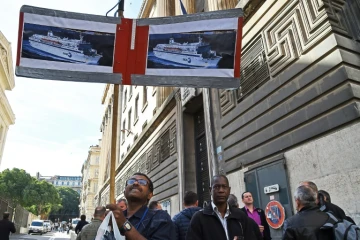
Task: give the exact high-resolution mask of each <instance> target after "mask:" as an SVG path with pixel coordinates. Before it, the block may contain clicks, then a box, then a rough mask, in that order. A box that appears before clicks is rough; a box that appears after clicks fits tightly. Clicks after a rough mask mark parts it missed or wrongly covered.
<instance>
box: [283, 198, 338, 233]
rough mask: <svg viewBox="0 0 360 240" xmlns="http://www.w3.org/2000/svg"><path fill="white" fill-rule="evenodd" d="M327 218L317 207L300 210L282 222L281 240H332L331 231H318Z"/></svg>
mask: <svg viewBox="0 0 360 240" xmlns="http://www.w3.org/2000/svg"><path fill="white" fill-rule="evenodd" d="M328 218H329V216H328V215H327V214H326V213H324V212H321V211H320V209H319V208H318V207H317V206H315V205H314V206H308V207H304V208H302V209H301V210H300V211H299V212H298V213H297V214H296V215H294V216H292V217H290V218H288V219H286V220H285V222H284V227H283V233H284V234H283V240H295V239H296V240H333V239H334V238H333V234H332V231H331V229H329V230H320V227H321V226H323V225H324V223H325V222H326V221H327V220H328Z"/></svg>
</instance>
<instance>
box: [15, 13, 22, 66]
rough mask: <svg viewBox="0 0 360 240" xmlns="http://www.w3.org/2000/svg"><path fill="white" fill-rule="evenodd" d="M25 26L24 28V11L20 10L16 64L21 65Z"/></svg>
mask: <svg viewBox="0 0 360 240" xmlns="http://www.w3.org/2000/svg"><path fill="white" fill-rule="evenodd" d="M23 28H24V13H23V12H20V16H19V32H18V45H17V56H16V66H19V65H20V57H21V49H22V48H21V47H22V38H23Z"/></svg>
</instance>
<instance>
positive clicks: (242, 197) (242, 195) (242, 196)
mask: <svg viewBox="0 0 360 240" xmlns="http://www.w3.org/2000/svg"><path fill="white" fill-rule="evenodd" d="M245 193H250V194H251V196H252V193H251V192H249V191H246V192H243V193H242V194H241V199H244V195H245Z"/></svg>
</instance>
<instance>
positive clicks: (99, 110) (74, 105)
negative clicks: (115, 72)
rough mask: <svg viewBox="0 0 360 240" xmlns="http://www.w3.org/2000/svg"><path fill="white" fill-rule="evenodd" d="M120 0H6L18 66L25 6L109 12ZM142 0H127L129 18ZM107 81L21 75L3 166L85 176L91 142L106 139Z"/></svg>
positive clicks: (8, 33)
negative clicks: (21, 16) (83, 169)
mask: <svg viewBox="0 0 360 240" xmlns="http://www.w3.org/2000/svg"><path fill="white" fill-rule="evenodd" d="M116 2H117V0H100V1H99V0H60V1H55V0H48V1H44V0H9V1H2V3H1V9H0V31H1V32H2V33H3V34H4V35H5V37H6V38H7V39H8V40H9V41H10V42H11V43H12V55H13V65H14V69H15V55H16V48H17V31H18V19H19V10H20V7H21V6H22V5H25V4H26V5H31V6H37V7H43V8H50V9H57V10H64V11H71V12H81V13H88V14H97V15H105V13H106V12H107V11H108V10H109V9H111V8H112V7H113V6H114V5H115V4H116ZM141 3H142V0H125V13H124V14H125V17H127V18H136V17H137V15H138V12H139V9H140V6H141ZM104 87H105V85H104V84H94V83H73V82H60V81H47V80H46V81H45V80H36V79H29V78H20V77H15V88H14V90H13V91H11V92H10V91H6V96H7V97H8V99H9V102H10V105H11V107H12V109H13V111H14V113H15V116H16V120H15V125H12V126H10V128H9V132H8V135H7V139H6V144H5V149H4V154H3V158H2V162H1V165H0V170H1V171H2V170H4V169H6V168H14V167H16V168H21V169H24V170H25V171H27V172H28V173H30V174H31V175H32V176H35V174H36V172H40V174H41V175H43V176H52V175H68V176H76V175H81V166H82V164H83V162H84V161H85V160H86V158H87V154H88V149H89V146H90V145H96V144H97V143H98V139H100V138H101V133H100V124H101V121H102V116H103V112H104V106H102V105H101V96H102V93H103V90H104Z"/></svg>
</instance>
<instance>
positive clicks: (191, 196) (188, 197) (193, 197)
mask: <svg viewBox="0 0 360 240" xmlns="http://www.w3.org/2000/svg"><path fill="white" fill-rule="evenodd" d="M197 200H198V195H197V194H196V193H195V192H193V191H187V192H186V193H185V195H184V204H185V206H191V205H194V204H195V203H196V201H197Z"/></svg>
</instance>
